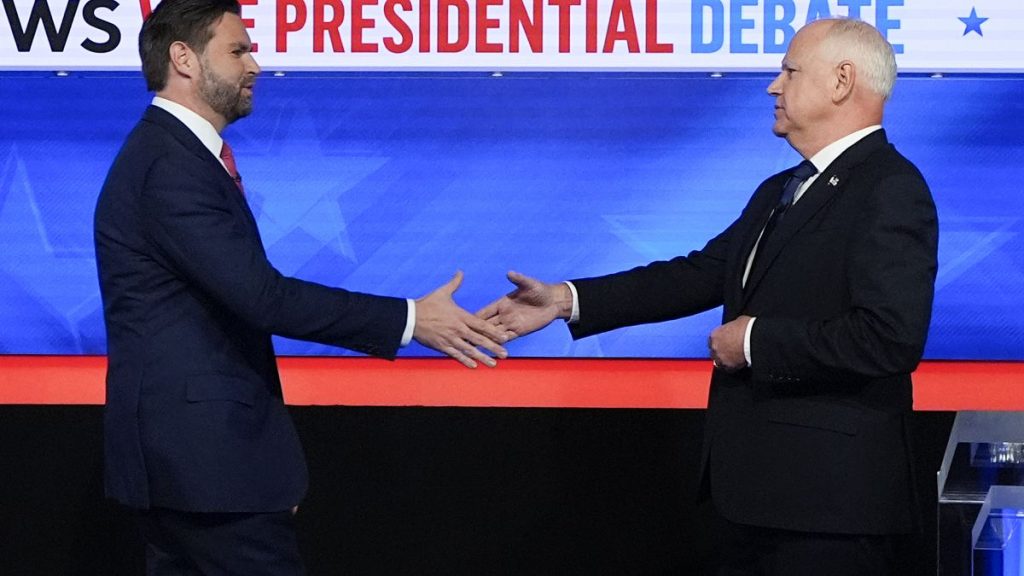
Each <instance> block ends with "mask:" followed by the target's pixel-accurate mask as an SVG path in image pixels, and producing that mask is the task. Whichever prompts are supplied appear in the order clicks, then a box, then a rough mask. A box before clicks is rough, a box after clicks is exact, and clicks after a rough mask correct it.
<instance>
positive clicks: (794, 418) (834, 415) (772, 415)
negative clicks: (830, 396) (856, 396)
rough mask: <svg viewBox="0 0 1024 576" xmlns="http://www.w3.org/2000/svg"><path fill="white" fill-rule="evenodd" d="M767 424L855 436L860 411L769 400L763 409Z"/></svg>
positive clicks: (838, 405) (859, 421)
mask: <svg viewBox="0 0 1024 576" xmlns="http://www.w3.org/2000/svg"><path fill="white" fill-rule="evenodd" d="M764 411H765V414H766V415H767V417H768V421H769V422H776V423H780V424H791V425H793V426H803V427H805V428H817V429H819V430H829V431H831V432H838V433H840V434H846V435H847V436H856V435H857V433H858V432H859V431H860V424H861V420H862V419H863V413H862V412H861V410H859V409H857V408H855V407H852V406H844V405H842V404H832V403H825V402H817V401H811V400H785V401H779V400H769V401H768V402H767V403H766V405H765V407H764Z"/></svg>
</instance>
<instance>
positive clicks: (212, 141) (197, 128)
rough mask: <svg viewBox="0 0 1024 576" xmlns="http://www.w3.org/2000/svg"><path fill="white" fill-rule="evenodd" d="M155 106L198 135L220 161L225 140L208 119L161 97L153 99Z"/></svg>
mask: <svg viewBox="0 0 1024 576" xmlns="http://www.w3.org/2000/svg"><path fill="white" fill-rule="evenodd" d="M153 106H156V107H157V108H161V109H163V110H166V111H167V113H168V114H170V115H171V116H174V117H175V118H177V119H178V120H180V121H181V123H182V124H184V125H185V127H187V128H188V129H189V130H191V131H192V133H193V134H195V135H196V138H199V141H200V142H202V143H203V146H204V147H206V149H207V150H209V151H210V154H213V157H214V158H217V159H218V160H220V150H221V148H222V147H223V146H224V139H223V138H221V137H220V134H218V133H217V129H216V128H214V127H213V124H210V122H209V121H208V120H206V118H203V117H202V116H200V115H199V114H196V113H195V112H193V111H192V110H189V109H188V108H186V107H185V106H182V105H181V104H178V103H177V102H172V101H170V100H168V99H166V98H161V97H159V96H154V97H153Z"/></svg>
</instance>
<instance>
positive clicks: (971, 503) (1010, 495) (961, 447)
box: [938, 412, 1024, 576]
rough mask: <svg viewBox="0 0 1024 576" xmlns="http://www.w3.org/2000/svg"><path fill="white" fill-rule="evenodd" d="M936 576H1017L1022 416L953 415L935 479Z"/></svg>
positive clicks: (1023, 479)
mask: <svg viewBox="0 0 1024 576" xmlns="http://www.w3.org/2000/svg"><path fill="white" fill-rule="evenodd" d="M938 483H939V486H938V488H939V503H938V567H939V574H940V575H941V576H967V575H971V576H1011V575H1012V576H1020V575H1021V574H1022V572H1021V567H1022V555H1024V547H1022V538H1024V534H1022V533H1024V412H959V413H957V416H956V421H955V422H954V423H953V429H952V431H950V434H949V442H948V443H947V444H946V453H945V456H944V457H943V459H942V468H941V469H940V470H939V475H938Z"/></svg>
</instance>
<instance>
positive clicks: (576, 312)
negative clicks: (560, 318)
mask: <svg viewBox="0 0 1024 576" xmlns="http://www.w3.org/2000/svg"><path fill="white" fill-rule="evenodd" d="M565 285H566V286H568V287H569V292H572V314H570V315H569V319H568V320H566V322H568V323H569V324H575V323H577V322H579V321H580V295H579V293H577V292H576V287H575V286H573V285H572V282H569V281H568V280H567V281H566V282H565Z"/></svg>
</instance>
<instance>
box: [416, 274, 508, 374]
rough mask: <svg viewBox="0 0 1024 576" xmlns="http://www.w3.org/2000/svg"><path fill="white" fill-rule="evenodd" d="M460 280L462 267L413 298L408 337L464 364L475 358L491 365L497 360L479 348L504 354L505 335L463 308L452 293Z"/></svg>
mask: <svg viewBox="0 0 1024 576" xmlns="http://www.w3.org/2000/svg"><path fill="white" fill-rule="evenodd" d="M461 284H462V271H461V270H460V271H458V272H456V273H455V276H454V277H453V278H452V279H451V280H449V281H448V283H447V284H445V285H443V286H441V287H440V288H438V289H437V290H434V291H433V292H431V293H430V294H427V295H426V296H424V297H422V298H420V299H418V300H416V327H415V328H414V329H413V333H412V337H413V338H415V339H416V341H417V342H419V343H420V344H423V345H424V346H426V347H428V348H433V349H434V350H437V351H438V352H443V353H445V354H447V355H449V356H451V357H452V358H455V359H456V360H458V361H459V362H462V363H463V364H464V365H466V366H467V367H468V368H476V366H477V362H482V363H484V364H486V365H487V366H490V367H492V368H493V367H494V366H496V365H497V362H496V361H495V360H494V358H492V357H491V356H488V355H487V354H485V353H484V352H482V351H481V350H480V348H483V349H485V350H487V351H489V352H490V353H491V354H493V355H494V356H495V357H497V358H506V357H508V352H506V351H505V349H504V348H502V346H501V344H503V343H505V341H507V340H508V339H507V338H506V337H505V335H504V333H503V331H502V330H500V329H499V328H497V327H496V326H494V325H492V324H490V323H488V322H485V321H483V320H481V319H480V318H477V317H476V316H474V315H472V314H470V313H469V312H467V311H465V310H463V309H462V308H460V307H459V305H458V304H456V303H455V300H454V298H453V297H452V296H453V295H454V294H455V291H456V290H458V289H459V286H460V285H461Z"/></svg>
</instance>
